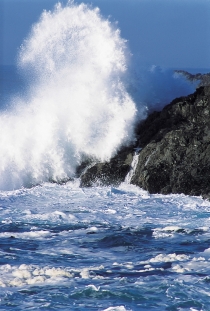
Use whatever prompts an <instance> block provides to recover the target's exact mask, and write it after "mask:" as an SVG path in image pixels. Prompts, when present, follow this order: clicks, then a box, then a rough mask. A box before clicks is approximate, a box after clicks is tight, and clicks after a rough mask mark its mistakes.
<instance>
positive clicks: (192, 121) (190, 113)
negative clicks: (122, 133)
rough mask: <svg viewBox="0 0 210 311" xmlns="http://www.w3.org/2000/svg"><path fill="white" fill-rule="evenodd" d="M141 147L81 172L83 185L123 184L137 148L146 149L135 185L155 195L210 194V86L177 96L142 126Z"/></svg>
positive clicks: (139, 135)
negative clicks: (183, 95) (186, 94)
mask: <svg viewBox="0 0 210 311" xmlns="http://www.w3.org/2000/svg"><path fill="white" fill-rule="evenodd" d="M136 132H137V142H136V144H135V146H131V147H129V148H124V149H123V150H121V151H120V152H119V153H118V155H116V156H115V157H114V158H113V159H111V161H110V162H106V163H97V164H95V165H93V166H92V167H91V168H89V169H87V170H86V172H85V173H84V174H82V176H81V186H92V185H94V184H97V185H98V184H100V185H110V184H113V185H117V184H119V183H120V182H122V181H124V180H125V176H126V175H127V173H128V171H129V168H130V164H131V162H132V155H133V154H134V149H135V148H136V147H140V148H142V150H141V152H140V154H139V159H138V164H137V167H136V170H135V173H134V175H133V177H132V179H131V183H132V184H134V185H137V186H139V187H142V188H144V189H146V190H148V191H149V192H150V193H163V194H169V193H184V194H189V195H202V196H203V197H204V198H210V86H204V87H200V88H198V89H197V90H196V92H195V93H194V94H192V95H189V96H187V97H181V98H177V99H175V100H174V101H172V102H171V103H170V104H169V105H167V106H166V107H165V108H164V109H163V110H162V111H160V112H153V113H152V114H151V115H149V116H148V117H147V119H146V120H144V121H143V122H142V123H141V124H139V125H138V127H137V130H136Z"/></svg>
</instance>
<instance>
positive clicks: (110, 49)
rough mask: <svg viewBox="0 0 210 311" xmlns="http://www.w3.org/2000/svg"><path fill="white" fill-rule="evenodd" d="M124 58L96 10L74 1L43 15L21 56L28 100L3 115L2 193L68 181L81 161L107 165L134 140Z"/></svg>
mask: <svg viewBox="0 0 210 311" xmlns="http://www.w3.org/2000/svg"><path fill="white" fill-rule="evenodd" d="M126 54H128V51H127V49H126V44H125V41H124V40H123V39H122V38H121V37H120V33H119V30H118V29H116V28H115V27H114V26H112V25H111V24H110V22H109V21H107V20H104V19H103V18H102V17H101V16H100V13H99V10H98V9H92V8H89V7H88V6H86V5H84V4H81V5H78V6H77V5H74V4H73V3H72V2H71V3H69V5H67V6H66V7H62V6H61V5H60V4H58V5H57V6H56V8H55V9H54V10H53V11H52V12H44V13H43V14H42V16H41V18H40V20H39V22H38V23H37V24H35V25H34V26H33V28H32V31H31V34H30V35H29V37H28V38H27V39H26V40H25V42H24V44H23V46H22V48H21V52H20V57H19V64H20V66H21V68H22V69H23V70H25V72H26V74H27V76H28V78H29V77H30V80H31V84H30V87H29V90H28V92H27V96H25V97H24V98H15V99H14V107H13V109H12V110H11V111H10V112H4V113H2V114H1V115H0V128H1V136H0V188H1V189H17V188H20V187H21V186H30V185H33V184H37V183H41V182H44V181H48V180H50V179H53V180H55V181H58V180H60V179H65V178H68V177H71V176H73V174H74V170H75V167H76V165H77V164H78V163H80V161H81V159H82V157H84V156H92V157H94V158H97V159H99V160H101V161H104V160H108V159H109V158H110V157H111V156H112V155H114V154H115V152H116V150H117V149H118V148H119V146H120V145H121V144H122V143H124V144H126V143H128V142H130V141H131V140H132V139H133V136H132V135H133V121H134V117H135V113H136V108H135V105H134V102H133V101H132V99H131V97H130V96H129V95H128V93H127V92H126V90H125V86H124V84H123V79H124V76H125V73H126V62H127V61H126Z"/></svg>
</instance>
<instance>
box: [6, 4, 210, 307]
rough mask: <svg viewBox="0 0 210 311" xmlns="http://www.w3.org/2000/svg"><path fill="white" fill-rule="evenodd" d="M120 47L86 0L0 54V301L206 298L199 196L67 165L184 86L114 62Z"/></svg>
mask: <svg viewBox="0 0 210 311" xmlns="http://www.w3.org/2000/svg"><path fill="white" fill-rule="evenodd" d="M78 17H79V18H78ZM58 25H59V27H58ZM96 30H97V31H96ZM49 33H51V34H53V35H51V36H49ZM126 53H127V49H126V46H125V42H124V40H122V39H121V38H120V34H119V31H118V30H116V29H113V27H111V26H110V23H109V22H107V21H106V20H104V19H103V18H102V17H101V16H100V14H99V12H98V10H93V9H89V8H87V7H86V6H85V5H81V6H76V5H74V4H72V3H70V4H69V6H67V7H64V8H62V7H59V6H58V7H57V8H56V9H55V10H54V11H53V12H51V13H49V14H46V13H45V14H43V16H42V18H41V19H40V21H39V22H38V23H37V25H36V27H34V28H33V31H32V33H31V34H30V35H29V37H28V39H27V40H26V41H24V45H23V47H22V50H21V52H20V55H19V56H18V66H0V129H1V131H0V310H5V311H8V310H16V311H23V310H36V311H38V310H56V311H57V310H63V311H69V310H72V311H73V310H78V311H83V310H85V311H93V310H97V311H148V310H149V311H150V310H151V311H152V310H154V311H209V310H210V202H209V201H206V200H203V199H202V198H200V197H190V196H185V195H182V194H180V195H160V194H153V195H151V194H149V193H147V192H146V191H144V190H142V189H140V188H138V187H136V186H134V185H131V184H129V180H130V178H129V177H130V176H128V177H127V178H126V179H125V180H126V182H124V183H122V184H121V185H120V186H119V187H111V186H110V187H98V186H96V187H92V188H81V187H80V186H79V184H80V181H79V179H77V178H75V175H74V170H75V167H76V166H77V165H78V164H80V163H81V161H82V160H83V159H84V157H85V158H86V157H93V158H96V159H98V160H99V161H103V160H106V159H107V158H108V157H110V156H111V155H113V154H114V153H115V152H116V150H117V148H119V146H121V144H123V143H128V142H132V141H133V139H134V137H133V126H134V121H136V119H138V118H139V120H141V119H143V118H144V117H145V116H146V114H147V113H148V111H149V110H154V109H160V108H161V107H162V106H163V105H165V104H167V103H168V102H170V100H172V99H173V98H174V97H176V96H182V95H187V94H189V93H190V92H192V91H193V90H194V89H195V87H196V85H192V84H190V83H189V81H186V80H184V78H183V77H178V76H177V75H174V73H173V70H172V69H170V70H169V69H168V70H166V69H161V68H160V67H158V66H151V67H150V68H147V69H145V68H140V67H138V66H137V64H136V65H135V62H134V63H133V64H132V66H131V67H132V70H131V71H130V72H128V73H127V74H126V73H125V71H126V70H125V68H126ZM176 69H183V68H176ZM188 71H191V72H192V73H196V72H201V71H202V72H205V71H206V70H201V69H197V70H196V69H195V68H193V69H188ZM135 161H137V158H136V157H135ZM67 177H71V178H72V179H73V180H72V181H69V182H67V183H63V184H61V182H63V181H64V180H66V178H67ZM49 181H51V182H49Z"/></svg>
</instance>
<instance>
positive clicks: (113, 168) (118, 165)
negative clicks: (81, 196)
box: [80, 147, 133, 187]
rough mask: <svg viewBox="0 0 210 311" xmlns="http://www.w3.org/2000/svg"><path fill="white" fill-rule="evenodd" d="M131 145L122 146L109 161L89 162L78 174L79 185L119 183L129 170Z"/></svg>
mask: <svg viewBox="0 0 210 311" xmlns="http://www.w3.org/2000/svg"><path fill="white" fill-rule="evenodd" d="M132 151H133V147H124V148H123V149H121V150H120V151H119V152H118V154H117V155H116V156H115V157H113V158H112V159H111V160H110V161H109V162H103V163H95V164H92V165H91V164H90V165H89V167H88V168H87V169H85V170H84V171H83V173H82V174H81V175H80V180H81V182H80V185H81V186H82V187H91V186H94V185H100V186H107V185H115V186H117V185H119V184H120V183H121V182H122V181H123V180H124V179H125V177H126V175H127V174H128V172H129V170H130V165H131V162H132V158H133V157H132Z"/></svg>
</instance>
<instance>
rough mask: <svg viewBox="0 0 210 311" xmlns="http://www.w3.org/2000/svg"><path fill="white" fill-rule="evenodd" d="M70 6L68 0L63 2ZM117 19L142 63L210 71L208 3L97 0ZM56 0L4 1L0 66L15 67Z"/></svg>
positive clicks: (0, 12)
mask: <svg viewBox="0 0 210 311" xmlns="http://www.w3.org/2000/svg"><path fill="white" fill-rule="evenodd" d="M61 2H63V3H66V1H61ZM75 2H77V3H80V2H85V3H92V4H93V6H98V7H99V8H100V10H101V13H102V15H103V16H105V17H108V16H110V19H111V21H118V25H119V28H120V29H121V34H122V37H124V38H125V39H127V40H128V44H129V47H130V50H131V52H132V53H133V54H134V55H138V57H139V58H140V59H141V61H142V62H145V63H147V64H155V65H160V66H164V67H176V68H184V67H186V68H188V67H192V68H210V1H209V0H92V1H88V0H85V1H80V0H77V1H75ZM55 3H57V1H56V0H0V40H1V45H0V64H14V63H15V62H16V57H17V52H18V48H19V46H20V45H21V43H22V42H23V40H24V38H25V37H26V36H27V34H28V33H29V31H30V28H31V26H32V24H33V23H35V22H36V21H37V20H38V18H39V16H40V14H41V12H42V11H43V10H44V9H46V10H49V9H52V8H53V6H54V4H55Z"/></svg>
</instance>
